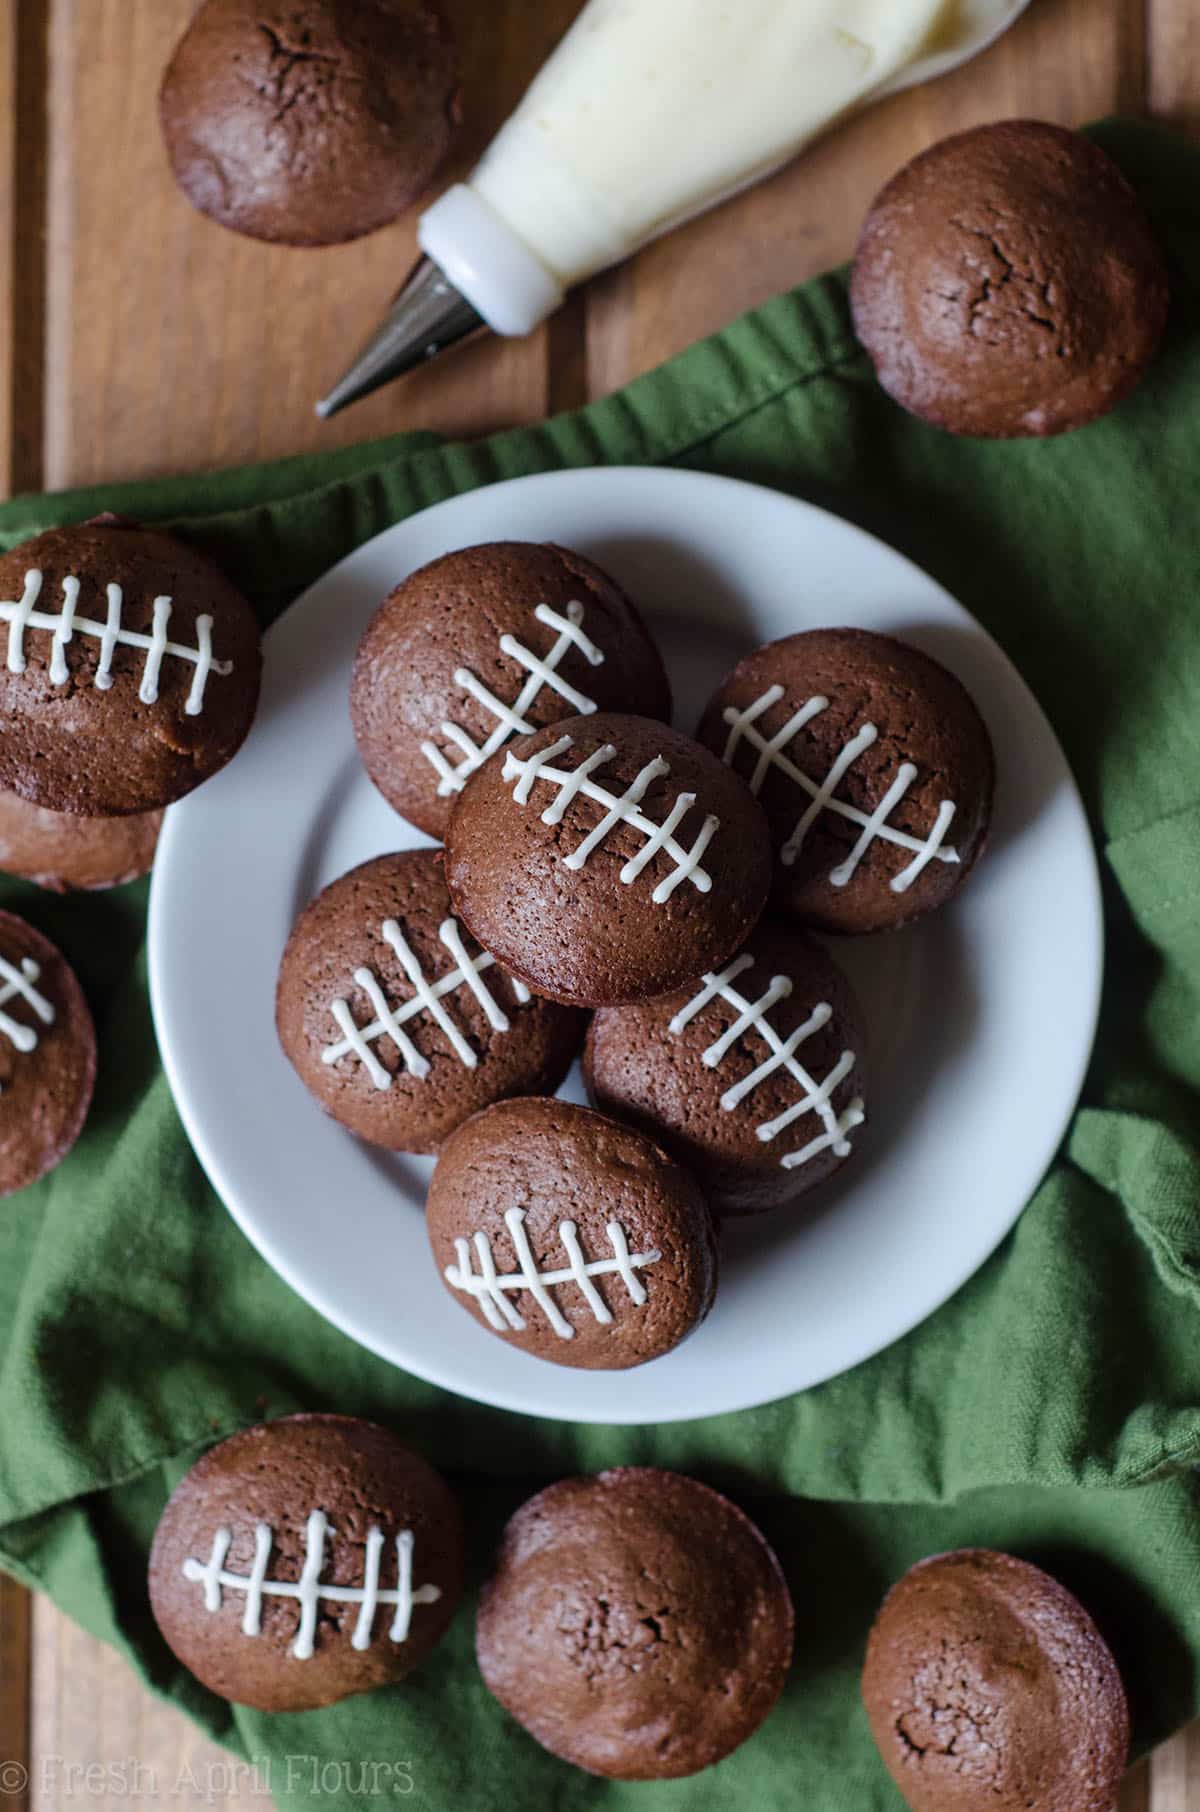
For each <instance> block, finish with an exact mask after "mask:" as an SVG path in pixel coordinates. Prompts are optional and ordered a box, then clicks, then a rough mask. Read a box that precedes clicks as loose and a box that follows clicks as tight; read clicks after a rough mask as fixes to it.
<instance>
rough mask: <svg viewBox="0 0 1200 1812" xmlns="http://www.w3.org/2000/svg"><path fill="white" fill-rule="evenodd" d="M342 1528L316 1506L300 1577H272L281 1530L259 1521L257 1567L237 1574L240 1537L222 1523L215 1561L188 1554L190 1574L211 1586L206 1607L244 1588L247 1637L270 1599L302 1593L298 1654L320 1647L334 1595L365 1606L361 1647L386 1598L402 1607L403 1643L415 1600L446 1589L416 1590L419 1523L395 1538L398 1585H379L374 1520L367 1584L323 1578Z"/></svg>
mask: <svg viewBox="0 0 1200 1812" xmlns="http://www.w3.org/2000/svg"><path fill="white" fill-rule="evenodd" d="M336 1533H337V1531H336V1530H335V1529H332V1528H331V1527H330V1524H329V1519H328V1517H327V1516H326V1515H325V1512H324V1511H323V1510H314V1511H313V1512H312V1514H311V1515H310V1516H309V1519H308V1522H307V1524H306V1527H305V1550H304V1565H303V1568H302V1569H301V1573H300V1578H299V1579H298V1580H296V1581H295V1582H293V1581H291V1580H283V1579H268V1578H267V1568H268V1566H269V1565H270V1561H271V1545H272V1542H273V1541H274V1535H273V1532H272V1530H271V1529H270V1527H269V1526H268V1524H266V1523H257V1524H256V1525H255V1529H254V1563H253V1565H252V1567H251V1569H250V1571H249V1573H230V1572H228V1571H227V1570H226V1567H225V1561H226V1558H227V1557H228V1554H229V1548H230V1544H231V1543H232V1541H233V1531H232V1529H218V1530H217V1532H216V1534H215V1535H214V1536H213V1544H212V1551H211V1552H210V1554H209V1557H208V1559H207V1561H199V1560H193V1559H190V1558H189V1559H188V1560H185V1561H184V1563H183V1576H184V1578H185V1579H189V1580H191V1581H192V1583H193V1584H194V1585H202V1586H203V1587H204V1608H205V1610H206V1611H219V1610H220V1608H221V1603H222V1593H223V1592H227V1591H228V1592H244V1593H245V1594H246V1608H245V1612H244V1614H243V1617H242V1634H243V1635H244V1636H257V1635H259V1634H261V1631H262V1601H263V1599H264V1598H294V1599H295V1600H296V1602H297V1603H298V1604H299V1606H300V1623H299V1626H298V1628H297V1630H296V1637H295V1640H294V1642H293V1643H292V1646H291V1651H290V1652H291V1654H293V1655H294V1656H295V1658H296V1660H297V1661H307V1660H309V1659H310V1658H311V1656H312V1654H313V1651H314V1648H315V1646H316V1634H317V1612H318V1609H319V1607H320V1603H321V1600H322V1599H326V1600H332V1601H334V1602H335V1603H338V1604H357V1605H359V1606H361V1609H360V1610H359V1613H358V1617H357V1619H356V1621H355V1625H354V1634H353V1636H352V1637H351V1638H350V1646H351V1648H355V1649H358V1650H360V1651H361V1650H362V1649H365V1648H369V1647H370V1645H371V1638H372V1633H373V1629H374V1624H375V1615H376V1612H377V1610H378V1608H379V1606H380V1605H381V1604H391V1605H395V1607H396V1610H395V1615H394V1616H393V1618H392V1623H391V1627H390V1629H389V1630H388V1640H389V1641H390V1642H397V1643H399V1642H404V1641H405V1640H406V1639H407V1636H408V1631H409V1626H410V1624H411V1622H412V1612H413V1606H414V1605H416V1604H436V1603H437V1601H438V1599H439V1598H440V1597H441V1595H442V1592H441V1587H440V1586H435V1585H424V1586H417V1587H416V1589H415V1590H414V1589H413V1583H412V1563H413V1537H412V1532H411V1530H409V1529H404V1530H402V1531H401V1533H400V1534H399V1535H397V1536H396V1538H395V1540H396V1586H395V1589H394V1590H391V1589H389V1590H386V1591H385V1590H382V1589H381V1588H380V1584H379V1569H380V1561H381V1559H382V1555H383V1549H384V1535H383V1531H382V1530H381V1529H377V1528H376V1527H375V1526H374V1524H372V1525H371V1527H370V1528H369V1529H368V1530H367V1544H366V1551H365V1554H364V1557H363V1583H362V1585H361V1587H359V1586H339V1585H323V1584H322V1582H321V1574H322V1572H323V1570H324V1567H325V1541H326V1537H327V1536H331V1535H335V1534H336Z"/></svg>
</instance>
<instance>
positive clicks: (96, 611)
mask: <svg viewBox="0 0 1200 1812" xmlns="http://www.w3.org/2000/svg"><path fill="white" fill-rule="evenodd" d="M0 647H3V650H4V658H3V661H2V662H0V723H2V724H3V735H0V788H3V789H6V790H7V791H9V792H13V793H17V794H19V795H20V797H21V798H22V799H27V800H29V801H30V803H31V804H33V805H44V806H47V807H48V808H49V809H50V810H51V811H54V812H74V813H76V814H78V815H79V816H81V817H85V818H105V817H116V816H121V815H124V814H126V813H143V812H149V811H154V810H156V809H157V808H158V807H159V806H163V805H169V804H170V803H171V801H172V800H173V799H181V798H182V797H183V795H184V794H185V793H190V792H191V791H192V789H193V788H194V787H196V786H199V784H200V782H201V781H203V780H207V779H208V778H209V777H210V776H211V775H213V774H215V773H216V772H217V771H218V769H220V768H223V767H224V766H225V763H226V762H227V761H229V760H230V758H231V757H232V756H233V755H234V754H236V752H237V750H238V749H239V748H240V747H241V744H242V742H243V741H244V739H245V737H246V734H247V732H248V730H249V728H250V725H251V723H252V721H253V718H254V711H255V707H256V705H257V703H258V684H259V673H260V669H261V665H262V658H261V654H260V652H259V637H258V625H257V623H256V622H255V619H254V612H253V611H252V610H251V608H250V606H249V604H248V603H247V602H246V600H245V598H244V597H243V596H242V595H241V593H240V592H239V591H237V590H236V589H235V587H234V586H233V585H231V584H230V582H229V580H228V579H227V578H226V577H225V575H224V574H223V573H221V572H220V571H218V569H217V568H216V567H215V566H214V565H213V563H212V561H211V560H208V559H206V558H205V557H204V555H203V554H199V553H197V552H196V551H195V549H193V548H190V547H187V546H186V545H185V544H184V543H183V542H182V541H179V540H177V539H176V538H175V537H174V536H173V535H168V534H164V533H163V532H162V531H161V530H160V529H148V528H143V527H142V526H141V525H140V523H136V522H131V521H129V520H128V519H126V518H125V517H121V516H97V517H94V518H93V519H92V520H91V521H90V522H81V523H78V524H76V525H75V526H74V527H71V528H56V529H47V530H46V532H45V534H42V535H37V536H35V537H34V539H33V540H32V541H25V542H22V543H21V545H20V546H19V547H14V548H12V549H11V550H10V551H9V552H8V553H7V554H3V555H0Z"/></svg>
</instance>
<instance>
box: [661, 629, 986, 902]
mask: <svg viewBox="0 0 1200 1812" xmlns="http://www.w3.org/2000/svg"><path fill="white" fill-rule="evenodd" d="M697 735H698V736H699V738H700V740H701V742H703V743H706V744H707V745H708V747H709V748H710V749H712V750H714V751H715V752H717V753H719V754H720V755H721V757H722V759H723V760H725V761H726V762H728V763H730V764H731V765H732V766H733V767H734V768H735V769H736V770H737V772H738V773H739V774H742V775H744V776H745V778H746V780H747V782H748V783H749V786H750V790H751V792H753V793H754V794H756V795H757V797H758V799H759V801H760V802H761V804H762V805H763V806H764V808H765V810H766V814H767V820H768V823H769V824H770V827H771V840H772V843H773V845H774V849H775V856H776V863H775V898H776V900H777V902H778V904H779V905H780V906H781V907H783V908H785V909H786V910H788V911H789V912H793V913H795V914H796V916H797V917H798V918H800V919H801V920H803V922H804V923H805V924H808V925H811V926H813V927H814V928H815V929H817V930H820V931H840V932H859V931H886V930H891V929H893V928H894V927H896V926H898V925H905V924H908V923H909V921H910V920H912V919H916V918H920V917H921V916H922V915H923V914H925V913H927V912H932V911H933V910H934V908H935V907H938V906H942V905H944V904H945V903H946V901H947V900H948V899H950V898H951V896H952V895H953V894H955V893H957V892H958V890H959V888H960V887H961V886H962V884H963V882H964V881H965V880H966V878H967V876H968V874H969V873H970V872H971V869H972V868H973V867H974V864H975V862H976V860H977V859H978V857H979V855H980V853H981V851H982V849H983V846H984V841H985V838H986V835H987V829H988V824H989V822H990V819H991V813H992V795H993V792H994V788H995V763H994V758H993V755H992V745H991V739H990V738H989V736H988V733H987V730H986V728H985V727H984V723H983V719H982V718H981V717H980V715H979V712H978V711H977V710H976V708H975V705H974V703H973V702H972V700H971V698H970V696H969V694H968V693H967V692H966V690H965V689H964V687H963V686H962V685H961V684H960V683H959V681H958V680H956V679H955V678H954V676H953V674H951V673H948V672H947V671H946V669H945V668H944V667H942V666H939V664H938V662H937V661H934V660H931V659H930V657H929V656H928V655H927V654H922V653H920V651H919V650H918V649H916V648H910V647H909V646H908V644H907V643H905V642H897V641H893V640H892V638H891V637H890V636H883V635H873V634H871V633H870V632H868V631H867V630H864V629H812V630H808V631H806V632H805V633H803V634H801V635H790V636H785V637H784V638H783V640H782V641H779V642H768V643H767V645H766V646H765V647H763V648H757V649H755V651H754V653H753V654H749V655H747V656H746V659H745V660H744V661H742V662H740V663H739V665H738V666H736V667H735V668H734V670H733V672H732V673H731V674H730V675H729V676H728V678H727V679H725V680H723V681H722V683H721V685H720V686H719V687H718V688H717V691H716V692H715V694H714V695H713V697H712V699H711V700H710V701H709V703H708V706H707V707H706V709H705V712H704V716H703V718H702V720H701V723H700V728H699V730H698V731H697Z"/></svg>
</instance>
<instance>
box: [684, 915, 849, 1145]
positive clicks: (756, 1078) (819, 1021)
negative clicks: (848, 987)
mask: <svg viewBox="0 0 1200 1812" xmlns="http://www.w3.org/2000/svg"><path fill="white" fill-rule="evenodd" d="M753 966H754V957H753V956H751V955H750V954H749V953H748V952H747V951H743V952H742V954H741V956H738V957H735V958H734V960H733V962H731V963H730V965H729V967H728V968H727V969H723V970H722V971H721V973H720V974H719V975H712V974H710V975H706V976H705V977H704V980H703V982H702V984H701V988H700V992H699V993H698V994H697V995H695V996H694V998H693V999H692V1000H690V1001H689V1002H688V1004H687V1006H686V1007H681V1008H680V1010H679V1012H678V1013H676V1015H675V1017H674V1019H672V1021H671V1022H670V1025H669V1026H668V1028H667V1030H668V1031H669V1032H670V1033H671V1034H672V1036H673V1037H678V1036H679V1034H680V1032H682V1031H683V1029H684V1027H685V1026H687V1025H689V1024H690V1023H691V1021H692V1020H693V1019H694V1018H695V1017H696V1015H697V1013H702V1012H703V1011H704V1009H705V1007H707V1006H709V1005H710V1004H711V1003H712V1002H713V1001H714V1000H723V1001H724V1002H725V1003H726V1005H727V1006H730V1007H732V1008H733V1009H734V1011H735V1012H736V1013H737V1015H738V1017H737V1018H736V1019H735V1020H734V1022H733V1024H732V1025H731V1026H730V1027H729V1028H728V1030H726V1031H725V1032H723V1033H722V1034H721V1036H720V1038H718V1039H717V1040H716V1041H715V1043H713V1044H710V1045H709V1047H708V1049H707V1050H706V1051H705V1052H704V1054H703V1057H702V1058H701V1062H702V1063H704V1064H705V1065H706V1067H707V1068H708V1069H710V1070H715V1069H717V1068H718V1066H719V1065H720V1063H721V1062H722V1060H723V1059H724V1058H725V1057H726V1056H727V1055H728V1053H729V1052H730V1051H731V1050H732V1048H733V1046H734V1045H735V1044H736V1043H737V1041H738V1040H739V1038H742V1037H744V1036H745V1034H746V1033H748V1032H753V1033H755V1034H757V1036H758V1037H759V1038H761V1039H762V1041H763V1043H764V1044H765V1045H766V1046H767V1048H768V1050H769V1052H770V1055H769V1056H768V1057H767V1058H766V1059H764V1061H763V1062H762V1063H760V1064H759V1066H758V1068H757V1069H755V1070H751V1072H750V1073H749V1075H747V1076H743V1077H742V1080H741V1081H740V1082H736V1083H734V1085H733V1086H732V1088H728V1089H726V1091H725V1093H724V1094H723V1095H722V1096H721V1106H722V1108H723V1109H724V1110H725V1112H726V1113H732V1111H733V1109H734V1108H735V1107H737V1106H738V1105H739V1104H740V1103H741V1102H742V1101H744V1100H745V1099H746V1097H747V1096H748V1095H751V1094H753V1092H754V1090H755V1089H756V1088H758V1086H759V1085H760V1083H763V1082H765V1081H766V1080H767V1078H768V1076H773V1075H774V1074H775V1072H776V1071H777V1070H780V1069H786V1070H787V1072H788V1075H789V1076H791V1077H792V1078H793V1079H794V1080H795V1081H796V1082H797V1083H798V1084H799V1086H800V1087H801V1089H802V1090H803V1091H804V1092H803V1095H802V1096H801V1098H800V1100H798V1101H795V1102H793V1103H792V1105H791V1107H789V1108H786V1109H785V1110H784V1112H783V1113H781V1114H779V1115H777V1116H776V1118H775V1119H774V1120H764V1121H763V1123H762V1125H761V1126H758V1127H756V1128H755V1131H756V1134H757V1136H758V1138H759V1139H761V1140H762V1141H763V1143H764V1144H769V1143H770V1141H771V1140H772V1139H774V1138H776V1137H777V1135H778V1134H779V1133H781V1132H782V1131H783V1130H784V1128H785V1127H787V1126H790V1125H791V1123H792V1121H793V1120H797V1119H799V1118H800V1116H801V1115H802V1114H810V1113H811V1114H816V1116H817V1118H818V1119H819V1120H820V1121H821V1123H822V1125H823V1126H824V1128H825V1130H824V1132H823V1133H822V1134H821V1135H820V1136H819V1137H817V1138H815V1139H812V1140H810V1142H809V1143H808V1144H807V1145H805V1146H803V1147H801V1149H800V1150H798V1151H789V1152H788V1153H787V1154H786V1155H785V1156H784V1157H782V1158H780V1160H779V1162H780V1164H781V1166H782V1167H783V1169H784V1170H794V1169H795V1168H796V1167H797V1166H798V1165H800V1164H806V1163H807V1162H808V1160H809V1159H810V1158H815V1157H816V1155H817V1153H818V1152H821V1151H826V1150H828V1149H829V1148H830V1147H832V1149H833V1150H834V1151H835V1152H836V1154H837V1156H838V1157H839V1158H844V1157H847V1156H848V1155H849V1152H850V1141H849V1140H848V1139H847V1137H846V1134H847V1133H849V1132H852V1131H853V1130H854V1128H855V1127H856V1126H861V1125H862V1123H863V1120H864V1118H865V1115H864V1113H863V1102H862V1099H861V1097H860V1096H857V1095H856V1096H855V1098H854V1099H853V1101H850V1102H848V1103H847V1105H846V1106H845V1107H844V1108H843V1110H842V1112H841V1113H840V1114H839V1113H837V1112H836V1111H835V1109H834V1106H833V1096H834V1094H835V1092H836V1090H837V1089H838V1087H839V1086H840V1084H841V1083H843V1082H844V1081H845V1079H846V1077H847V1076H848V1075H849V1074H850V1072H851V1070H852V1069H853V1068H854V1063H855V1057H854V1052H853V1051H843V1052H842V1054H841V1056H840V1057H839V1058H838V1060H837V1062H836V1063H835V1064H834V1066H833V1068H832V1069H831V1070H830V1072H829V1074H828V1075H827V1076H826V1077H825V1079H824V1081H823V1082H817V1081H816V1080H815V1078H814V1077H813V1076H812V1075H810V1073H809V1071H808V1070H806V1069H805V1068H804V1065H803V1064H802V1063H801V1062H800V1060H799V1059H798V1057H797V1056H796V1052H797V1051H798V1050H799V1048H800V1046H801V1045H802V1044H803V1043H804V1042H805V1040H806V1039H809V1038H811V1037H812V1036H813V1034H814V1033H815V1032H819V1031H820V1030H821V1027H822V1026H825V1025H828V1024H829V1021H830V1019H831V1018H832V1017H833V1011H832V1008H831V1007H830V1006H829V1003H828V1002H827V1001H821V1002H819V1003H818V1005H817V1006H815V1007H814V1008H813V1010H812V1012H811V1013H810V1014H809V1016H808V1018H807V1019H806V1020H805V1021H804V1023H803V1024H802V1025H799V1026H797V1027H796V1029H795V1031H794V1032H791V1033H789V1034H788V1036H787V1038H786V1039H784V1038H781V1037H780V1036H779V1034H778V1032H777V1031H776V1030H775V1028H774V1026H773V1025H772V1024H771V1023H770V1021H769V1019H768V1017H767V1015H768V1014H769V1013H770V1011H771V1008H772V1007H774V1006H776V1005H777V1004H778V1002H779V1001H781V1000H786V999H787V998H788V996H789V995H790V994H791V992H792V982H791V979H790V977H788V976H786V975H775V976H772V978H771V982H770V986H769V987H768V988H767V989H766V991H765V993H763V994H761V995H760V996H759V998H758V999H757V1000H754V1001H750V1000H747V999H746V997H745V995H744V994H742V993H740V992H739V990H738V989H737V988H734V987H733V986H732V985H731V984H732V982H733V981H734V979H735V977H737V976H739V975H741V974H742V972H743V971H744V970H746V969H750V968H752V967H753Z"/></svg>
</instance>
